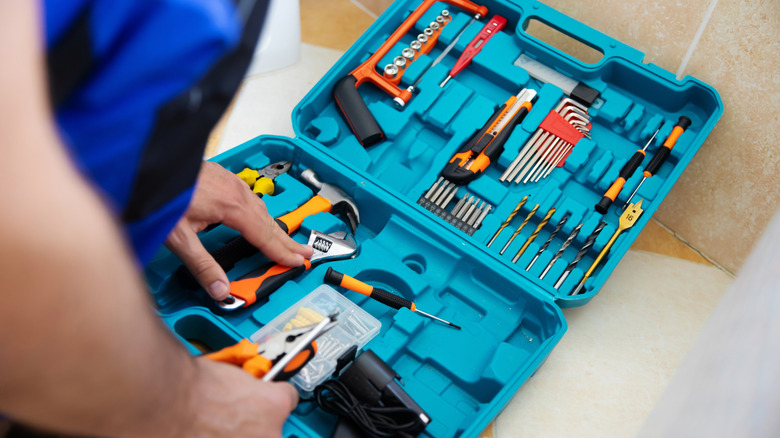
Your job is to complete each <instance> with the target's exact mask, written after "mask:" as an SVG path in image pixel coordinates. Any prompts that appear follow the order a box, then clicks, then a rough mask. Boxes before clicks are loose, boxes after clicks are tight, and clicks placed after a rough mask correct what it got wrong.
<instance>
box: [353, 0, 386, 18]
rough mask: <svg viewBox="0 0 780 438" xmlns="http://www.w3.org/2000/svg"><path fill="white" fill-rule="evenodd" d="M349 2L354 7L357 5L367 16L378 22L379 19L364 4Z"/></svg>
mask: <svg viewBox="0 0 780 438" xmlns="http://www.w3.org/2000/svg"><path fill="white" fill-rule="evenodd" d="M349 2H350V3H352V4H353V5H355V6H356V7H358V8H359V9H360V10H361V11H363V12H365V13H366V14H368V15H369V16H370V17H371V18H373V19H374V20H376V19H377V18H378V17H379V16H378V15H376V14H375V13H373V12H371V10H370V9H368V8H367V7H366V6H365V5H363V3H361V2H360V1H358V0H349Z"/></svg>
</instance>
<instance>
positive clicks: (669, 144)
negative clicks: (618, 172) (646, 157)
mask: <svg viewBox="0 0 780 438" xmlns="http://www.w3.org/2000/svg"><path fill="white" fill-rule="evenodd" d="M690 126H691V119H689V118H688V117H685V116H680V119H679V120H678V121H677V124H675V125H674V128H673V129H672V133H671V134H669V137H668V138H667V139H666V141H664V144H663V145H661V148H660V149H658V152H656V153H655V155H654V156H653V159H652V160H650V163H648V164H647V166H645V170H644V172H643V173H644V175H645V176H646V177H651V176H653V175H655V174H656V173H657V172H658V169H660V168H661V166H663V164H664V163H665V162H666V159H667V158H669V155H671V154H672V148H673V147H674V145H675V144H677V139H678V138H679V137H680V135H681V134H682V133H683V132H685V130H686V129H688V128H689V127H690Z"/></svg>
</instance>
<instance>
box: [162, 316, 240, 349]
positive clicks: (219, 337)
mask: <svg viewBox="0 0 780 438" xmlns="http://www.w3.org/2000/svg"><path fill="white" fill-rule="evenodd" d="M173 330H174V331H175V332H176V334H177V335H179V336H181V337H182V338H183V339H185V340H186V341H187V342H189V343H190V344H191V345H192V346H194V347H195V348H197V349H198V351H200V352H202V353H209V352H212V351H217V350H221V349H222V348H225V347H227V346H229V345H233V344H235V343H236V342H238V341H239V339H237V338H234V337H233V336H231V335H230V334H228V333H227V332H225V331H223V330H222V328H221V327H219V326H218V325H217V324H215V323H214V321H211V320H210V319H208V318H206V317H205V316H203V315H187V316H184V317H182V318H181V319H179V320H178V321H176V323H175V324H174V325H173Z"/></svg>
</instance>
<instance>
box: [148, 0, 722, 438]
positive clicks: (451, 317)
mask: <svg viewBox="0 0 780 438" xmlns="http://www.w3.org/2000/svg"><path fill="white" fill-rule="evenodd" d="M530 20H537V21H539V22H541V23H543V24H546V25H547V26H551V27H554V28H556V29H557V30H559V31H560V32H562V33H564V34H566V35H570V36H572V37H574V38H575V39H578V40H580V41H581V42H584V43H586V44H587V45H589V46H590V47H594V48H597V49H598V50H599V51H600V52H602V53H603V57H602V58H601V59H600V60H599V61H597V62H596V63H595V64H586V63H585V62H583V61H581V60H578V59H577V58H575V57H573V56H571V55H568V54H566V53H564V52H562V51H560V50H558V49H555V48H554V47H553V46H552V45H550V44H548V43H547V42H544V41H541V40H539V39H537V38H536V37H534V36H532V35H529V34H528V33H526V31H525V29H526V28H527V27H528V24H529V21H530ZM367 82H368V84H367ZM722 112H723V104H722V102H721V100H720V98H719V96H718V94H717V92H715V90H714V89H712V87H710V86H708V85H707V84H704V83H702V82H701V81H699V80H697V79H695V78H692V77H686V78H683V79H681V80H678V79H676V78H675V77H674V75H673V74H672V73H670V72H668V71H665V70H663V69H661V68H659V67H657V66H655V65H653V64H652V63H645V62H643V54H642V53H641V52H639V51H637V50H635V49H633V48H631V47H628V46H626V45H625V44H623V43H620V42H619V41H616V40H614V39H613V38H610V37H609V36H606V35H604V34H601V33H599V32H597V31H595V30H593V29H591V28H589V27H587V26H585V25H583V24H581V23H579V22H577V21H576V20H575V19H573V18H571V17H568V16H566V15H564V14H563V13H561V12H558V11H556V10H554V9H552V8H550V7H548V6H545V5H544V4H542V3H540V2H538V1H536V0H526V1H523V2H516V1H512V0H486V1H484V2H478V3H473V2H470V1H467V0H450V1H431V0H424V1H421V0H400V1H396V2H395V3H393V4H392V5H391V6H390V7H389V8H388V9H387V10H386V12H385V13H384V14H382V15H381V16H380V17H379V18H378V19H377V20H376V22H375V23H374V24H373V25H372V26H371V27H370V28H369V29H368V30H367V31H366V33H365V34H364V35H363V36H362V37H361V38H360V39H359V40H358V41H356V42H355V43H354V45H353V46H352V47H351V48H350V49H349V50H348V51H347V52H346V53H345V54H344V55H343V56H342V57H341V59H340V60H339V61H338V62H337V63H336V64H335V65H334V66H333V67H332V68H331V70H330V71H328V72H327V73H326V74H325V75H324V76H323V77H322V78H321V80H320V81H319V82H318V83H317V84H316V85H315V86H314V87H313V88H312V90H311V91H310V92H309V93H308V94H307V95H306V96H305V97H304V98H303V100H302V101H301V102H300V103H299V104H298V106H297V107H296V108H295V110H294V111H293V114H292V118H293V126H294V129H295V132H296V134H297V136H296V138H294V139H288V138H282V137H272V136H260V137H257V138H255V139H253V140H251V141H249V142H247V143H245V144H243V145H240V146H238V147H236V148H234V149H231V150H229V151H228V152H226V153H224V154H222V155H220V156H218V157H216V158H215V160H216V161H218V162H220V163H221V164H223V165H224V166H225V167H227V168H228V169H229V170H231V171H233V172H236V173H239V172H241V171H242V169H245V168H250V169H261V168H264V167H266V166H269V165H270V164H271V163H277V162H282V161H284V162H287V161H289V162H290V163H291V165H290V168H289V170H287V171H286V172H284V173H281V174H279V175H277V176H275V177H274V181H273V182H274V184H275V186H276V190H275V192H274V193H272V194H265V195H264V196H263V201H264V202H265V204H266V205H267V207H268V210H269V212H270V213H271V214H272V215H274V217H277V218H282V219H285V218H288V217H289V216H291V212H293V211H295V210H296V209H297V208H299V207H300V206H301V205H304V204H307V203H308V202H311V201H312V199H316V198H321V197H324V199H326V200H329V201H330V202H331V203H332V205H330V204H328V205H327V206H326V207H327V208H321V209H320V210H318V211H316V212H314V213H316V214H310V215H308V216H306V217H305V218H303V219H302V221H301V222H300V223H296V224H294V226H292V227H290V224H289V223H288V221H287V220H286V219H285V220H284V221H283V222H285V224H287V225H288V227H290V230H291V233H290V234H291V236H292V237H293V238H295V239H296V240H298V241H300V242H302V243H306V242H307V241H308V239H309V236H310V235H312V236H313V235H314V233H315V231H316V232H319V233H322V234H321V235H326V237H327V236H331V237H330V239H331V241H333V242H336V241H337V240H338V239H336V237H333V236H342V237H343V236H347V235H348V236H349V238H350V239H354V245H355V246H356V249H355V250H354V253H350V257H339V258H331V259H325V260H323V261H322V262H317V263H312V264H311V266H307V268H306V269H305V270H303V269H302V270H301V272H300V273H297V272H296V273H295V275H292V274H291V275H290V276H289V277H288V278H287V277H286V278H287V281H284V282H280V283H279V284H276V285H274V288H273V290H272V292H273V293H269V294H264V295H263V296H262V297H261V296H259V295H258V296H257V297H254V296H251V297H249V298H250V299H249V300H248V301H246V302H245V303H244V304H245V305H244V306H243V307H241V306H232V307H230V309H228V308H227V306H223V308H220V306H217V305H215V303H213V302H211V301H210V300H209V299H208V297H207V295H206V294H205V292H204V291H202V290H187V289H186V288H185V287H184V286H183V282H182V281H180V279H179V278H178V277H177V276H176V275H174V272H175V271H176V269H177V267H178V266H179V265H180V262H179V261H178V260H176V258H175V257H174V256H173V255H171V254H170V253H169V252H168V251H167V250H163V251H161V252H160V254H158V256H157V257H156V258H155V260H154V261H153V263H152V264H151V265H150V266H149V268H148V269H147V278H148V281H149V284H150V289H151V290H152V293H153V296H154V298H155V300H156V303H157V306H158V309H159V312H160V313H161V315H162V316H163V318H164V320H165V321H166V322H167V323H168V325H170V326H171V328H172V330H173V332H174V333H175V334H176V335H177V336H179V337H180V338H181V339H182V341H193V340H197V341H199V342H200V343H201V344H205V345H206V346H207V347H209V348H218V347H220V346H224V345H226V344H229V343H231V342H237V341H238V340H240V339H242V338H248V337H249V336H250V335H252V334H253V333H255V332H257V331H258V330H260V329H262V328H263V327H265V326H266V325H267V324H269V323H270V322H271V321H273V320H274V319H275V318H276V317H278V316H279V315H280V314H282V313H283V312H285V311H286V310H287V309H288V308H290V307H291V306H293V305H294V304H295V303H297V302H298V301H299V300H301V299H302V298H303V297H304V296H306V295H307V294H308V293H310V292H311V291H313V290H315V289H317V288H318V287H320V286H321V285H322V284H323V283H324V282H325V279H326V277H327V275H326V273H327V272H328V269H331V276H332V275H334V274H333V273H338V275H339V277H338V278H340V279H344V278H346V279H348V282H349V284H351V285H352V287H351V288H350V287H346V288H344V287H340V286H338V285H339V284H340V283H339V281H341V280H339V281H336V280H333V279H332V278H331V283H332V284H335V285H337V286H336V289H338V291H339V292H340V293H342V294H344V296H345V297H347V298H349V299H350V300H351V301H353V302H354V303H355V304H357V305H358V306H359V307H360V308H361V309H362V310H365V311H366V312H367V313H368V314H370V316H371V317H372V318H375V319H376V320H377V321H379V323H380V325H381V328H380V329H379V330H378V332H377V333H376V334H375V336H374V337H373V338H372V339H371V340H369V341H368V343H367V344H366V345H365V346H363V347H362V348H363V349H371V350H372V351H373V352H374V353H376V355H377V356H379V357H380V358H381V359H382V360H384V361H385V362H386V363H387V364H389V365H390V366H391V367H392V368H393V370H395V371H396V372H397V373H398V375H400V376H401V380H402V381H403V383H404V388H405V390H406V391H407V392H408V394H409V396H410V397H411V398H412V399H414V400H415V401H416V402H417V403H418V404H419V406H420V407H421V408H422V409H423V410H425V412H426V413H427V414H428V415H429V417H430V419H431V421H430V424H428V425H427V427H426V428H425V430H424V431H423V432H422V435H423V436H432V437H434V436H435V437H461V436H468V437H472V436H477V435H478V434H479V433H480V432H481V431H482V430H483V429H484V428H485V427H486V426H487V424H488V423H489V422H490V421H491V420H492V419H493V418H494V417H495V416H496V415H498V413H499V412H500V411H501V409H502V408H503V407H504V406H505V405H506V403H508V402H509V400H510V399H511V397H512V396H513V395H514V393H515V392H516V391H517V389H518V388H519V387H520V386H521V385H522V384H523V382H525V381H526V380H527V379H528V378H529V377H530V376H531V375H532V374H533V373H534V372H535V371H536V369H537V368H538V367H539V366H541V364H542V363H543V362H544V359H545V358H546V357H547V355H549V353H550V352H551V351H552V349H553V348H554V346H555V345H556V344H557V342H558V341H559V340H560V338H561V337H562V336H563V333H564V332H565V330H566V321H565V319H564V317H563V313H562V311H561V308H562V307H573V306H582V305H585V304H587V303H588V302H589V301H590V300H591V299H593V298H594V297H595V296H597V294H598V292H599V290H600V289H601V287H602V286H603V285H604V283H605V282H606V280H607V279H608V278H609V276H610V274H611V273H612V271H613V270H614V269H615V267H616V265H617V264H618V262H619V261H620V259H621V258H622V257H623V255H624V254H625V253H626V251H627V250H628V248H629V247H630V246H631V244H632V242H633V241H634V240H635V239H636V237H637V235H638V234H639V233H640V232H641V230H642V229H643V227H644V226H645V224H646V223H647V222H648V220H649V219H650V218H651V216H652V215H653V213H654V212H655V211H656V210H657V209H658V206H659V205H660V203H661V201H662V200H663V198H664V197H665V196H666V195H667V193H668V192H669V190H670V189H671V187H672V186H673V184H674V183H675V182H676V181H677V180H678V178H679V177H680V175H681V173H682V172H683V170H684V168H685V167H686V166H687V165H688V163H689V162H690V161H691V159H692V158H693V157H694V155H695V154H696V152H697V150H698V149H699V148H700V146H701V145H702V143H703V142H704V141H705V139H706V137H707V135H708V134H709V133H710V132H711V130H712V129H713V127H714V125H715V123H716V122H717V121H718V119H719V117H720V116H721V114H722ZM313 174H316V175H317V178H311V177H310V176H311V175H313ZM323 183H325V184H323ZM640 184H641V185H640ZM334 199H335V200H336V201H334ZM344 199H348V200H349V202H346V201H344ZM337 201H338V202H337ZM350 203H351V204H350ZM331 207H332V208H331ZM345 207H346V210H350V209H354V210H356V211H353V212H352V213H355V214H353V215H352V217H351V218H350V220H345V218H344V210H345ZM358 211H359V216H358V215H357V214H356V213H358ZM292 216H294V215H292ZM235 236H236V233H235V232H234V231H232V230H230V229H227V228H225V227H223V226H218V227H216V228H213V229H210V230H208V231H206V232H204V233H202V234H201V239H202V241H203V242H204V244H205V245H206V247H207V248H208V249H210V250H216V249H218V248H221V247H222V246H223V245H225V244H226V243H227V242H232V241H233V239H234V238H235ZM339 238H341V237H339ZM326 240H327V239H326ZM350 242H352V241H351V240H350ZM321 249H322V251H323V253H327V251H328V248H325V247H323V248H321ZM266 261H267V260H266V259H265V258H264V257H263V256H262V255H261V254H256V255H251V254H249V256H248V257H245V258H243V259H241V260H239V261H237V262H235V264H234V265H231V266H232V268H231V269H230V270H229V271H228V276H229V278H230V280H231V281H235V280H239V279H241V278H243V277H245V276H247V275H249V274H251V273H252V272H254V271H256V270H257V269H258V267H259V266H262V265H263V264H265V263H266ZM345 281H346V280H345ZM355 285H362V286H359V287H358V286H355ZM366 285H367V286H366ZM356 290H362V292H361V293H358V292H355V291H356ZM367 291H368V292H367ZM370 291H374V292H373V293H374V294H380V293H381V294H382V295H381V297H383V298H382V299H384V301H382V299H380V300H379V301H380V302H378V301H377V299H378V298H377V297H376V296H375V297H371V294H372V292H370ZM380 291H381V292H380ZM391 295H398V296H399V297H400V298H397V299H396V298H392V296H391ZM255 299H256V302H255ZM399 300H400V301H399ZM394 303H395V304H394ZM399 303H403V304H399ZM417 305H419V307H420V308H421V309H424V310H425V312H422V311H419V309H416V306H417ZM187 345H188V347H189V348H190V349H191V350H192V351H193V353H194V352H196V351H197V350H196V349H195V347H194V346H193V345H192V342H189V343H187ZM335 422H336V418H335V417H334V416H332V415H328V414H325V413H324V412H323V411H321V410H319V409H317V407H316V406H315V405H313V404H311V403H303V404H301V405H300V406H299V408H298V409H297V410H296V411H295V413H294V414H293V416H292V417H291V418H290V420H289V421H288V423H287V424H286V425H285V430H284V433H285V435H286V436H293V435H294V436H306V437H324V436H330V433H331V432H332V429H333V427H334V424H335Z"/></svg>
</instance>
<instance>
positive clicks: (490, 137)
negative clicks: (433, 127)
mask: <svg viewBox="0 0 780 438" xmlns="http://www.w3.org/2000/svg"><path fill="white" fill-rule="evenodd" d="M535 97H536V91H534V90H531V89H525V88H524V89H523V90H522V91H520V93H518V94H517V96H512V97H510V98H509V100H507V101H506V102H505V103H504V104H503V105H501V106H500V107H499V108H498V109H497V110H496V112H494V113H493V116H491V117H490V120H488V121H487V123H486V124H485V126H484V127H483V128H482V129H480V130H479V131H477V132H476V133H475V134H474V135H473V136H472V137H471V138H470V139H469V141H467V142H466V143H465V144H464V145H463V147H461V149H460V150H459V151H458V152H457V153H456V154H455V155H454V156H453V157H452V159H450V161H449V163H447V165H446V166H444V170H443V171H442V172H441V176H443V177H444V179H446V180H447V181H450V182H452V183H453V184H456V185H459V186H462V185H465V184H468V183H469V182H471V181H473V180H474V179H476V178H477V177H478V176H479V175H480V174H481V173H482V172H484V171H485V169H487V168H488V166H490V163H492V162H494V161H496V160H497V159H498V157H499V156H500V155H501V153H502V152H504V144H505V143H506V141H507V139H508V138H509V135H510V134H512V131H513V130H514V128H515V126H517V125H518V124H519V123H520V122H521V121H522V120H523V118H525V116H526V114H528V112H529V111H531V105H532V104H531V102H532V101H533V99H534V98H535Z"/></svg>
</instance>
